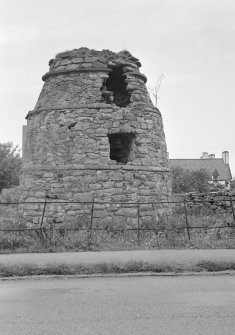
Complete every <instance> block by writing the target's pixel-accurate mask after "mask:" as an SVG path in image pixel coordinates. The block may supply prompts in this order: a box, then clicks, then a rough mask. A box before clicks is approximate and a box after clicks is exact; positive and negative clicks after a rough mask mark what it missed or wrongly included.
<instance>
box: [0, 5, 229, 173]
mask: <svg viewBox="0 0 235 335" xmlns="http://www.w3.org/2000/svg"><path fill="white" fill-rule="evenodd" d="M0 31H1V34H0V45H1V52H0V85H1V90H0V142H1V143H3V142H7V141H12V142H13V143H14V144H19V145H20V147H21V137H22V136H21V128H22V125H23V124H26V120H25V116H26V114H27V112H28V111H29V110H32V109H33V108H34V106H35V104H36V101H37V98H38V96H39V93H40V91H41V88H42V85H43V82H42V80H41V77H42V75H43V74H45V73H46V72H47V71H48V61H49V60H50V59H51V58H53V57H54V56H55V54H56V53H58V52H61V51H65V50H70V49H74V48H79V47H82V46H85V47H88V48H93V49H97V50H102V49H110V50H113V51H115V52H118V51H120V50H122V49H124V48H125V49H128V50H129V51H130V52H131V53H132V54H133V55H134V56H136V57H138V58H139V59H140V61H141V63H142V68H141V69H140V71H141V72H142V73H144V74H145V75H146V76H147V78H148V82H147V86H148V87H154V86H155V85H156V82H157V78H158V77H159V76H160V75H161V74H163V75H164V80H163V82H162V86H161V90H160V98H159V105H158V106H159V108H160V110H161V113H162V116H163V121H164V129H165V134H166V141H167V147H168V151H169V154H170V158H199V157H200V156H201V153H202V152H203V151H207V152H209V153H214V154H215V155H216V157H221V153H222V151H224V150H228V151H229V152H230V163H231V164H230V166H231V170H232V173H233V174H234V172H235V130H234V128H235V122H234V121H235V117H234V113H235V111H234V101H235V94H234V88H235V85H234V84H235V67H234V63H235V1H234V0H115V1H114V0H0Z"/></svg>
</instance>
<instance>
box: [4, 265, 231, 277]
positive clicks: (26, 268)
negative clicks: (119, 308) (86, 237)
mask: <svg viewBox="0 0 235 335" xmlns="http://www.w3.org/2000/svg"><path fill="white" fill-rule="evenodd" d="M228 270H235V262H225V261H223V262H222V261H219V262H216V261H201V262H198V263H195V264H191V265H181V264H167V263H162V264H154V263H147V262H127V263H125V264H123V263H99V264H69V265H67V264H47V265H43V266H39V265H34V264H17V265H12V264H9V265H6V264H4V265H1V264H0V278H3V277H23V276H38V275H91V274H124V273H136V272H138V273H143V272H151V273H167V272H168V273H169V272H172V273H175V272H177V273H183V272H205V271H208V272H218V271H228Z"/></svg>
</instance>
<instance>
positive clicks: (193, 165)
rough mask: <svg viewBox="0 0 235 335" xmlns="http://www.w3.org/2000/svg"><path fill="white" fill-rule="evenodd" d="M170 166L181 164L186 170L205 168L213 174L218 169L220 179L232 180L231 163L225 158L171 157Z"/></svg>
mask: <svg viewBox="0 0 235 335" xmlns="http://www.w3.org/2000/svg"><path fill="white" fill-rule="evenodd" d="M169 163H170V168H173V167H176V166H179V167H182V168H183V169H185V170H200V169H205V170H207V171H208V173H209V174H210V175H211V176H212V175H213V172H214V171H215V170H217V171H218V173H219V176H218V181H222V180H225V181H226V180H228V181H229V180H231V179H232V175H231V171H230V167H229V164H225V163H224V160H223V158H214V159H211V158H210V159H205V158H204V159H201V158H200V159H169Z"/></svg>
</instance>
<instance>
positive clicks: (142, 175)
mask: <svg viewBox="0 0 235 335" xmlns="http://www.w3.org/2000/svg"><path fill="white" fill-rule="evenodd" d="M25 173H26V175H27V177H26V176H24V175H23V176H22V181H23V184H21V185H22V189H23V191H22V193H21V201H24V202H27V203H25V204H22V205H21V206H20V212H21V216H22V217H23V220H24V221H26V222H27V223H28V225H29V226H35V227H38V226H40V225H41V224H42V215H43V209H44V203H45V199H46V201H47V204H46V208H45V213H44V218H43V225H50V224H57V225H65V226H66V227H69V226H71V225H72V226H73V227H74V226H76V227H77V228H80V227H83V226H84V225H85V226H87V225H89V224H91V216H92V225H93V228H99V227H100V228H103V227H104V226H105V227H106V228H107V227H109V226H110V227H113V226H115V228H116V229H118V227H120V229H123V228H124V227H127V228H131V227H133V228H135V227H137V225H138V224H139V225H145V226H146V227H147V226H148V225H152V224H153V223H155V224H156V222H157V221H158V220H159V219H160V218H162V217H163V216H166V217H167V216H169V215H170V213H171V211H170V207H169V205H168V204H167V203H160V204H159V203H158V202H159V201H160V202H164V201H167V200H168V197H169V195H170V189H171V185H170V173H169V172H166V171H162V172H161V171H159V172H156V171H146V170H139V171H138V170H131V169H130V170H123V169H120V170H112V169H111V170H110V169H103V170H102V169H93V170H92V169H90V170H84V169H81V170H79V169H74V170H68V169H60V170H58V169H56V170H54V171H47V170H39V169H35V170H33V169H30V172H29V171H27V172H25ZM29 202H30V203H29ZM93 202H94V203H93ZM138 203H139V205H138ZM138 217H139V219H138Z"/></svg>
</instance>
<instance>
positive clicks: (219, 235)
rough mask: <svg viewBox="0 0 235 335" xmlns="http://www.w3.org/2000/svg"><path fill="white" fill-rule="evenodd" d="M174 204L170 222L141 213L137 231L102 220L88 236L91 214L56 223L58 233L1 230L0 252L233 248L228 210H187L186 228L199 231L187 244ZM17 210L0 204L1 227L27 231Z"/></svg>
mask: <svg viewBox="0 0 235 335" xmlns="http://www.w3.org/2000/svg"><path fill="white" fill-rule="evenodd" d="M177 206H178V205H176V206H174V208H173V215H172V217H171V218H170V219H169V218H166V217H162V218H161V219H160V220H159V219H156V221H155V222H147V221H144V216H142V215H143V214H146V215H147V212H146V211H143V212H141V215H140V231H139V233H138V231H137V230H129V231H128V228H130V229H134V228H135V229H136V228H137V226H136V223H135V224H133V225H131V224H129V226H126V225H125V223H123V224H120V225H117V224H115V222H114V223H111V224H110V225H106V224H105V222H103V223H102V222H101V225H100V226H99V227H98V228H100V229H101V230H94V231H92V232H89V229H88V227H89V224H90V216H89V215H90V214H88V216H87V217H84V219H83V220H82V223H81V222H77V221H76V220H77V218H76V219H75V223H64V224H60V226H59V225H55V226H54V228H56V229H58V228H59V230H56V229H51V228H52V227H51V228H49V227H48V229H47V230H45V231H42V232H39V231H27V232H26V231H24V232H17V231H15V232H6V231H5V232H0V253H12V252H14V253H17V252H21V253H22V252H30V253H31V252H66V251H87V250H91V251H102V250H103V251H104V250H136V249H182V248H198V249H208V248H229V249H232V248H235V226H234V222H233V217H232V213H231V211H230V212H229V211H228V210H222V209H219V210H217V211H214V210H213V209H212V208H207V207H205V206H201V205H200V206H198V207H193V208H188V216H187V219H188V223H189V225H190V226H193V227H198V229H196V228H194V229H190V240H189V236H188V234H187V230H186V229H185V227H186V218H185V212H184V208H183V207H182V204H180V205H179V206H178V207H177ZM16 212H17V207H16V206H14V208H13V207H11V206H10V205H4V206H0V218H1V220H0V227H1V229H25V228H27V226H26V224H23V223H20V224H19V220H17V213H16ZM88 219H89V220H88ZM93 226H94V225H93ZM221 226H223V228H220V227H221ZM199 227H200V228H199ZM211 227H212V229H211ZM224 227H225V228H224ZM69 228H75V229H76V230H69ZM81 228H82V229H84V230H82V229H81ZM94 228H95V226H94ZM118 229H119V230H118ZM141 229H143V230H141ZM148 229H152V230H148Z"/></svg>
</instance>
